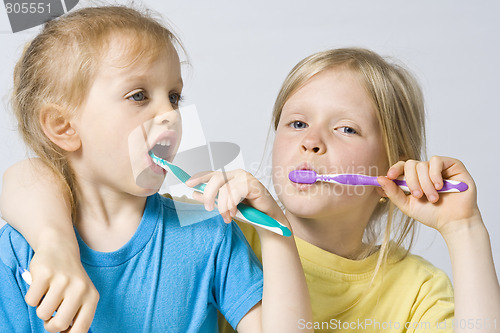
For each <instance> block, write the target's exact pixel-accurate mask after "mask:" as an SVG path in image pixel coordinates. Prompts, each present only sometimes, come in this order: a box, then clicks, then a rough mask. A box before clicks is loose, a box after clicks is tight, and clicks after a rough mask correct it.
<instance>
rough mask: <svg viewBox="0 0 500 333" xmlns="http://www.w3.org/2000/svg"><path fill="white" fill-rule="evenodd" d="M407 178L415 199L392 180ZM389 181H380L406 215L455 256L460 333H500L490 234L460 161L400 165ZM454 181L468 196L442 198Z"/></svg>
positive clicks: (498, 292) (499, 294) (499, 301)
mask: <svg viewBox="0 0 500 333" xmlns="http://www.w3.org/2000/svg"><path fill="white" fill-rule="evenodd" d="M402 174H404V175H405V178H406V182H407V183H408V185H409V188H410V190H411V191H412V193H413V194H412V195H409V196H406V195H405V194H404V193H403V191H401V190H400V189H399V188H398V187H397V186H396V185H395V184H394V183H393V182H392V181H389V180H388V179H387V178H389V179H395V178H397V177H399V176H400V175H402ZM387 178H385V177H379V182H380V184H381V185H382V187H383V189H384V191H385V193H386V194H387V195H388V197H389V198H390V199H391V201H392V202H393V203H394V204H396V205H397V206H398V207H399V208H400V209H401V210H402V211H403V212H404V213H405V214H406V215H408V216H410V217H413V218H414V219H416V220H418V221H420V222H422V223H423V224H425V225H427V226H429V227H432V228H434V229H436V230H438V231H439V232H440V233H441V235H442V236H443V238H444V239H445V241H446V244H447V246H448V251H449V253H450V257H451V263H452V270H453V280H454V289H455V322H456V323H460V325H456V327H455V332H456V333H457V332H465V331H467V332H474V331H475V332H495V331H496V332H498V331H499V330H500V328H499V329H496V326H497V325H500V285H499V284H498V279H497V275H496V272H495V266H494V262H493V257H492V252H491V245H490V240H489V235H488V232H487V230H486V227H485V226H484V223H483V220H482V218H481V214H480V212H479V208H478V206H477V196H476V186H475V184H474V180H473V179H472V177H471V176H470V174H469V173H468V171H467V170H466V168H465V166H464V165H463V164H462V163H461V162H460V161H458V160H455V159H452V158H447V157H438V156H434V157H432V158H431V159H430V161H428V162H417V161H407V162H398V163H397V164H395V165H394V166H392V167H391V168H390V169H389V171H388V173H387ZM443 178H449V179H452V180H459V181H462V182H465V183H467V185H468V186H469V188H468V190H467V191H465V192H462V193H447V194H442V195H438V193H437V191H436V188H437V189H440V188H441V187H442V185H443V183H442V179H443Z"/></svg>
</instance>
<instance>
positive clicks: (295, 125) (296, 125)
mask: <svg viewBox="0 0 500 333" xmlns="http://www.w3.org/2000/svg"><path fill="white" fill-rule="evenodd" d="M308 126H309V125H307V124H306V123H305V122H303V121H300V120H296V121H292V122H291V123H290V127H292V128H295V129H304V128H307V127H308Z"/></svg>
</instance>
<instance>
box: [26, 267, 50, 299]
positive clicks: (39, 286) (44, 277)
mask: <svg viewBox="0 0 500 333" xmlns="http://www.w3.org/2000/svg"><path fill="white" fill-rule="evenodd" d="M31 275H32V277H33V283H32V284H31V286H30V287H29V289H28V292H27V293H26V296H25V297H24V299H25V300H26V303H27V304H28V305H30V306H33V307H34V306H38V304H40V302H41V300H42V297H43V296H44V295H45V294H46V293H47V290H48V289H49V274H48V273H45V272H44V271H43V270H41V271H38V270H32V271H31Z"/></svg>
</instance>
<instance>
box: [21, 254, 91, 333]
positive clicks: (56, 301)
mask: <svg viewBox="0 0 500 333" xmlns="http://www.w3.org/2000/svg"><path fill="white" fill-rule="evenodd" d="M63 248H64V247H63ZM64 249H65V250H62V249H61V246H60V245H57V246H56V247H55V248H54V247H53V248H51V249H43V248H39V249H38V251H37V252H36V253H35V255H34V256H33V260H32V261H31V263H30V272H31V276H32V279H33V283H32V285H31V287H30V288H29V290H28V292H27V294H26V298H25V299H26V303H28V304H29V305H31V306H36V307H37V310H36V314H37V316H38V317H39V318H40V319H42V320H44V327H45V329H46V330H47V331H49V332H59V331H64V332H71V333H76V332H85V333H86V332H87V331H88V330H89V327H90V324H91V323H92V320H93V318H94V313H95V310H96V307H97V302H98V300H99V293H98V292H97V290H96V289H95V287H94V285H93V284H92V281H91V280H90V278H89V277H88V276H87V273H86V272H85V269H84V268H83V267H82V265H81V262H80V256H79V253H78V251H76V253H74V252H75V251H66V248H64ZM54 311H57V313H56V314H55V315H54V317H52V314H53V313H54ZM71 325H72V326H71ZM65 330H66V331H65Z"/></svg>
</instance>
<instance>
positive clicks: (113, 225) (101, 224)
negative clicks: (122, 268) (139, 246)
mask: <svg viewBox="0 0 500 333" xmlns="http://www.w3.org/2000/svg"><path fill="white" fill-rule="evenodd" d="M79 185H80V191H79V194H78V201H79V207H78V211H77V219H76V221H75V225H76V228H77V230H78V233H79V234H80V236H81V238H82V239H83V241H84V242H85V243H86V244H87V245H88V246H89V247H90V248H92V249H93V250H96V251H101V252H112V251H116V250H118V249H119V248H121V247H122V246H123V245H125V244H126V243H127V242H128V241H129V240H130V239H131V238H132V236H133V235H134V233H135V232H136V230H137V227H138V226H139V224H140V221H141V219H142V215H143V212H144V207H145V204H146V198H145V197H137V196H133V195H130V194H128V193H118V192H113V191H111V190H109V189H107V188H103V187H99V188H96V187H93V186H85V184H81V183H80V184H79ZM82 185H83V186H82Z"/></svg>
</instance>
